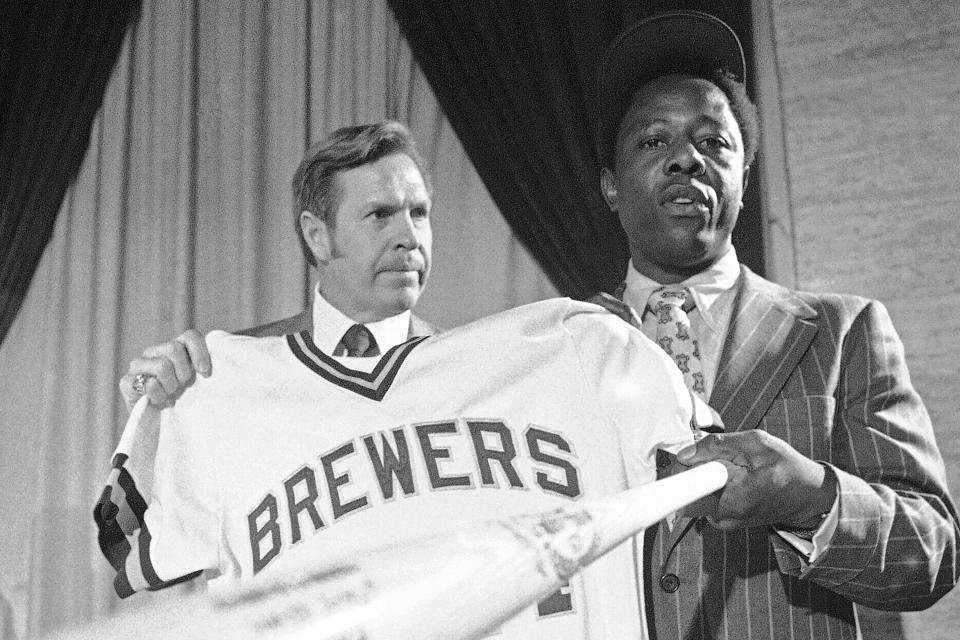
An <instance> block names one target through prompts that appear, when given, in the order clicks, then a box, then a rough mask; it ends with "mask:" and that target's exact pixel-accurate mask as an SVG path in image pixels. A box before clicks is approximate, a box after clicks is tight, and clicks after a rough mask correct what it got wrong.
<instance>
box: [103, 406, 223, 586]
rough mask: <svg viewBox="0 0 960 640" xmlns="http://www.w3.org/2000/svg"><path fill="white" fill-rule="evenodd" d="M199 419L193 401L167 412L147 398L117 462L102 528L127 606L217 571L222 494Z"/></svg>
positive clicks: (135, 413) (107, 489) (107, 492)
mask: <svg viewBox="0 0 960 640" xmlns="http://www.w3.org/2000/svg"><path fill="white" fill-rule="evenodd" d="M192 414H193V411H192V410H191V406H190V402H189V401H188V398H187V394H185V395H184V396H183V397H181V398H180V399H179V400H178V402H177V404H176V405H174V406H173V407H169V408H166V409H163V410H162V411H161V410H159V409H157V408H156V407H154V406H153V405H151V404H149V402H148V401H147V399H146V398H141V399H140V400H139V401H138V402H137V404H136V405H135V406H134V409H133V411H132V412H131V414H130V418H129V419H128V421H127V424H126V426H125V427H124V431H123V435H122V436H121V439H120V443H119V445H118V446H117V449H116V452H115V453H114V455H113V459H112V465H111V467H112V468H111V470H110V474H109V476H108V478H107V483H106V486H105V487H104V489H103V492H102V493H101V496H100V499H99V501H98V502H97V504H96V506H95V508H94V520H95V522H96V524H97V528H98V530H99V533H98V541H99V544H100V549H101V551H102V552H103V554H104V556H106V558H107V560H108V561H109V562H110V564H111V565H112V566H113V568H114V570H115V571H116V576H115V577H114V590H115V591H116V593H117V595H119V596H120V597H121V598H125V597H127V596H130V595H132V594H133V593H135V592H137V591H142V590H151V591H152V590H156V589H162V588H165V587H169V586H171V585H174V584H177V583H180V582H184V581H186V580H190V579H192V578H195V577H196V576H198V575H199V574H200V573H201V572H202V571H204V570H208V569H214V568H216V567H217V560H218V541H219V526H218V518H217V504H218V501H217V496H218V495H219V491H218V489H217V487H216V485H215V482H214V480H213V477H214V476H213V474H212V473H211V470H210V469H208V468H207V467H206V466H205V465H204V464H203V459H202V458H203V450H204V449H203V445H202V442H201V441H200V440H201V438H202V434H201V431H202V429H199V428H198V425H196V424H192V423H194V422H196V420H195V419H194V417H193V415H192Z"/></svg>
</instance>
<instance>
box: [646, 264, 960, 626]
mask: <svg viewBox="0 0 960 640" xmlns="http://www.w3.org/2000/svg"><path fill="white" fill-rule="evenodd" d="M741 269H742V277H741V280H740V283H739V285H738V286H740V291H739V292H738V296H737V301H736V303H735V307H734V312H733V316H732V319H731V324H730V328H729V332H728V336H727V340H726V342H725V344H724V347H723V351H722V355H721V358H720V362H719V363H718V364H719V366H718V369H717V378H716V383H715V385H714V389H713V392H712V395H711V398H710V405H711V406H712V407H713V408H714V409H716V410H717V411H718V412H719V413H720V416H721V417H722V419H723V422H724V425H725V428H726V430H727V431H728V432H730V431H741V430H745V429H764V430H766V431H768V432H769V433H771V434H772V435H775V436H777V437H779V438H781V439H783V440H786V441H787V442H789V443H790V444H791V445H792V446H793V447H794V448H796V449H797V450H799V451H800V452H801V453H803V454H805V455H807V456H809V457H810V458H812V459H814V460H819V461H824V462H826V463H828V464H829V465H831V466H832V468H833V469H834V471H835V473H836V475H837V478H838V486H839V492H840V520H839V525H838V527H837V531H836V534H835V535H834V537H833V538H832V540H831V542H830V545H829V548H828V550H827V551H826V552H825V553H824V554H823V555H822V556H820V557H819V558H818V559H817V561H816V562H815V563H814V564H812V565H810V564H809V563H808V562H807V561H806V559H805V557H803V556H802V555H801V554H799V553H798V552H797V551H796V550H795V549H794V548H793V547H792V546H791V545H790V544H788V543H787V542H785V541H784V540H782V539H781V538H780V537H779V535H778V534H777V533H776V532H774V531H773V530H772V529H769V528H765V527H758V528H749V529H742V530H739V531H732V532H726V533H725V532H722V531H719V530H716V529H713V528H712V527H710V525H709V524H707V523H706V522H705V521H704V520H702V519H700V520H695V521H686V522H685V521H683V520H681V521H680V522H679V523H678V524H677V525H675V527H674V529H673V531H672V532H671V531H668V530H667V528H666V527H665V526H664V525H662V524H661V526H660V528H659V529H658V530H652V529H651V530H650V531H648V532H647V535H646V539H645V544H644V547H645V554H644V570H645V571H646V572H647V575H646V578H647V579H646V581H645V583H646V606H647V613H648V617H649V619H650V626H651V629H652V630H655V632H656V633H655V637H656V638H657V639H658V640H671V639H680V638H683V639H685V640H687V639H694V638H717V639H720V638H724V639H730V640H740V639H744V638H750V639H760V638H764V639H766V638H769V639H770V640H800V639H805V638H809V639H822V638H856V637H858V636H859V633H858V629H857V622H856V615H855V613H854V607H853V604H852V603H853V602H857V603H861V604H864V605H866V606H870V607H875V608H881V609H893V610H914V609H922V608H925V607H927V606H929V605H931V604H932V603H933V602H935V601H936V600H937V599H938V598H940V597H941V596H942V595H943V594H945V593H946V592H947V591H949V590H950V588H951V587H952V586H953V585H954V584H955V583H956V581H957V578H958V573H960V564H958V563H960V560H958V549H957V546H958V541H960V529H958V524H957V512H956V507H955V506H954V504H953V502H952V500H951V498H950V497H949V495H948V493H947V488H946V480H945V473H944V467H943V460H942V458H941V456H940V453H939V451H938V450H937V447H936V444H935V442H934V436H933V429H932V427H931V424H930V419H929V417H928V415H927V412H926V409H925V408H924V406H923V404H922V402H921V400H920V398H919V397H918V396H917V394H916V392H915V391H914V389H913V387H912V385H911V383H910V378H909V374H908V372H907V369H906V365H905V363H904V354H903V346H902V344H901V342H900V340H899V338H898V337H897V334H896V331H895V330H894V328H893V325H892V323H891V321H890V318H889V316H888V314H887V312H886V309H885V308H884V307H883V305H882V304H880V303H879V302H876V301H871V300H867V299H864V298H859V297H854V296H844V295H815V294H809V293H801V292H794V291H790V290H788V289H785V288H783V287H781V286H779V285H776V284H774V283H772V282H769V281H767V280H764V279H763V278H761V277H759V276H757V275H755V274H753V273H752V272H751V271H750V270H749V269H747V268H746V267H741ZM687 524H689V525H690V526H689V528H687V527H686V526H685V525H687ZM668 573H670V574H674V575H676V576H677V577H679V579H680V586H679V589H677V590H676V591H675V592H673V593H669V592H667V591H665V590H664V589H663V588H661V586H660V583H659V580H660V578H661V576H663V575H665V574H668Z"/></svg>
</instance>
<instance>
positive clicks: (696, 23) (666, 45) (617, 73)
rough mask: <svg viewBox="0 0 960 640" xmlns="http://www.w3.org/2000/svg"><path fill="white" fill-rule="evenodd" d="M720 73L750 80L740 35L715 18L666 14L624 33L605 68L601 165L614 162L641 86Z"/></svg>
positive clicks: (611, 48)
mask: <svg viewBox="0 0 960 640" xmlns="http://www.w3.org/2000/svg"><path fill="white" fill-rule="evenodd" d="M717 69H725V70H727V71H729V72H730V73H732V74H733V75H734V76H735V77H736V78H737V79H739V80H740V81H741V82H743V81H745V80H746V60H745V59H744V55H743V47H742V46H741V45H740V40H739V38H737V34H736V33H734V31H733V29H731V28H730V26H729V25H727V23H725V22H723V21H722V20H720V19H719V18H716V17H714V16H712V15H710V14H707V13H703V12H700V11H671V12H667V13H661V14H658V15H655V16H652V17H650V18H647V19H645V20H642V21H641V22H638V23H637V24H635V25H633V26H632V27H630V28H629V29H627V30H626V31H624V32H623V33H622V34H620V36H618V37H617V39H616V40H614V41H613V42H612V43H611V44H610V46H609V47H608V48H607V51H606V53H605V54H604V56H603V59H602V61H601V64H600V73H599V82H598V85H597V105H598V117H599V121H598V131H597V151H598V153H599V155H600V160H601V162H603V163H605V164H610V163H612V155H613V146H614V144H615V138H616V133H617V129H618V128H619V126H620V119H621V117H622V116H623V113H624V112H625V111H626V109H627V106H628V102H629V100H630V97H631V96H632V95H633V94H634V92H635V91H636V90H637V89H638V88H640V87H641V86H642V85H644V84H646V83H647V82H650V81H651V80H653V79H655V78H659V77H661V76H666V75H671V74H689V75H696V76H709V74H711V73H712V72H713V71H715V70H717Z"/></svg>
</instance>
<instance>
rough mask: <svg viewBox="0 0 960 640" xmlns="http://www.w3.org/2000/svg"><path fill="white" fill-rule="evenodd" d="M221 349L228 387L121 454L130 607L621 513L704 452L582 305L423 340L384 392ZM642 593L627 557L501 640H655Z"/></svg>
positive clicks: (526, 313) (644, 352)
mask: <svg viewBox="0 0 960 640" xmlns="http://www.w3.org/2000/svg"><path fill="white" fill-rule="evenodd" d="M207 344H208V346H209V350H210V354H211V358H212V363H213V373H212V375H211V376H210V377H209V378H198V379H197V380H196V381H195V382H194V384H193V385H191V386H190V387H189V388H187V389H186V391H185V392H184V393H183V395H182V396H181V397H180V398H179V399H178V400H177V401H176V404H175V405H174V406H172V407H170V408H166V409H164V410H162V411H158V410H156V409H155V408H153V407H152V406H151V405H148V404H147V403H146V401H145V400H141V403H140V404H138V405H137V407H136V409H135V411H134V413H133V414H132V415H131V417H130V420H129V422H128V423H127V426H126V429H125V432H124V436H123V439H122V440H121V444H120V446H119V447H118V449H117V453H116V454H115V457H114V469H113V472H112V475H111V477H110V481H109V483H108V486H107V488H106V489H105V491H104V494H103V497H102V498H101V503H100V504H99V505H98V509H97V522H98V525H99V526H100V530H101V531H100V540H101V548H102V549H103V551H104V553H105V554H106V555H107V557H108V558H109V559H110V560H111V562H113V564H114V567H115V568H117V570H118V574H117V577H116V580H115V587H116V589H117V592H118V593H119V594H120V595H121V596H126V595H129V594H131V593H133V592H135V591H138V590H142V589H153V588H160V587H163V586H167V585H169V584H172V583H175V582H177V581H180V580H183V579H189V578H191V577H193V576H195V575H197V574H198V573H199V572H206V575H208V576H209V577H211V578H212V582H211V585H216V584H217V583H222V582H233V581H237V580H246V579H249V578H252V577H253V576H255V575H257V574H260V573H261V572H271V571H276V570H277V567H282V566H283V565H285V564H304V563H307V564H315V563H319V562H322V561H323V560H324V559H325V558H331V557H338V558H339V557H342V556H344V555H345V554H350V553H353V552H356V553H362V552H363V551H364V550H365V549H369V548H371V547H374V546H381V545H384V544H387V543H395V542H397V541H404V540H412V539H416V538H422V537H425V536H429V535H436V534H438V533H441V532H443V531H445V530H450V529H455V528H463V527H468V526H469V525H470V524H471V523H479V522H482V521H489V520H495V519H498V518H502V517H503V516H504V515H508V514H515V513H521V512H539V511H545V510H548V509H551V508H554V507H556V506H558V505H562V504H564V503H567V502H569V501H575V500H580V499H582V498H594V497H598V496H601V495H605V494H611V493H616V492H619V491H622V490H624V489H627V488H629V487H631V486H636V485H639V484H643V483H646V482H649V481H652V480H654V479H655V478H656V469H655V453H656V450H657V449H658V448H661V449H665V450H668V451H671V452H675V451H676V450H678V449H679V448H681V447H683V446H686V445H687V444H689V443H691V442H693V432H692V430H691V425H692V423H693V418H694V416H692V412H693V408H692V399H691V396H690V394H689V392H688V391H687V389H686V387H685V386H684V383H683V380H682V378H681V376H680V373H679V372H678V371H677V368H676V366H675V365H674V364H673V362H672V361H671V360H670V359H669V357H668V356H667V355H666V354H665V353H664V352H663V351H662V350H661V349H659V348H658V347H657V346H656V345H655V344H654V343H653V342H651V341H649V340H648V339H647V338H645V337H644V336H643V335H642V334H641V333H640V332H639V331H637V330H636V329H634V328H633V327H631V326H629V325H628V324H627V323H625V322H623V321H622V320H620V319H619V318H617V317H616V316H614V315H612V314H610V313H608V312H606V311H604V310H603V309H601V308H600V307H597V306H594V305H591V304H586V303H579V302H574V301H571V300H569V299H566V298H562V299H555V300H548V301H545V302H539V303H534V304H531V305H526V306H523V307H520V308H517V309H513V310H511V311H507V312H504V313H501V314H497V315H495V316H491V317H489V318H486V319H483V320H480V321H477V322H474V323H471V324H469V325H466V326H464V327H461V328H458V329H455V330H452V331H449V332H446V333H443V334H439V335H436V336H431V337H429V338H415V339H412V340H411V341H409V342H406V343H404V344H402V345H399V346H398V347H395V348H393V349H391V350H390V351H388V352H387V353H385V354H383V356H382V357H380V358H379V360H378V361H376V366H375V367H373V369H372V370H370V371H368V372H366V371H361V370H359V369H355V368H353V366H354V365H356V364H357V360H356V359H351V358H333V357H329V356H327V355H325V354H323V353H321V352H320V351H319V350H317V349H316V347H315V346H314V345H313V343H312V341H311V339H310V335H309V333H308V332H302V333H300V334H295V335H289V336H284V337H277V338H248V337H241V336H234V335H231V334H227V333H224V332H221V331H214V332H212V333H210V334H209V335H208V337H207ZM367 360H369V359H367ZM641 575H642V573H639V572H638V564H637V560H636V554H635V552H634V548H633V546H632V545H631V544H629V543H628V544H625V545H621V547H619V548H618V549H616V550H614V551H613V552H611V553H609V554H608V555H607V556H605V557H604V558H602V559H600V560H599V561H597V562H596V563H594V564H593V565H591V566H590V567H588V568H587V569H586V570H585V571H583V572H581V573H580V574H578V575H577V576H575V577H574V578H572V579H571V581H570V583H569V585H568V586H567V587H565V588H564V589H562V590H561V591H559V592H558V593H556V594H554V596H552V597H551V598H548V599H547V600H545V601H543V602H541V603H540V605H538V606H536V607H533V608H532V609H531V610H529V611H525V612H524V613H522V614H521V615H520V616H518V617H517V618H516V619H515V620H513V621H511V622H510V623H509V624H507V625H506V626H505V627H504V628H503V629H502V630H501V632H500V635H498V636H496V637H498V638H504V639H510V638H517V639H520V638H523V639H531V638H550V639H564V638H576V639H579V640H585V639H590V638H612V637H617V638H628V637H633V638H636V637H642V636H643V635H644V631H643V629H642V622H641V620H642V618H641V615H642V614H641V612H642V610H643V609H642V605H641V598H642V585H641V578H640V576H641ZM451 597H456V595H455V594H451Z"/></svg>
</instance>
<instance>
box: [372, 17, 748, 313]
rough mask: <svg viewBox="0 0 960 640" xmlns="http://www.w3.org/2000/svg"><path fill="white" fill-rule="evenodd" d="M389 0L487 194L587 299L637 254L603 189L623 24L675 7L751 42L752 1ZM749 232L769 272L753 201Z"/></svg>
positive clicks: (562, 279)
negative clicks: (599, 96)
mask: <svg viewBox="0 0 960 640" xmlns="http://www.w3.org/2000/svg"><path fill="white" fill-rule="evenodd" d="M389 3H390V6H391V8H392V9H393V12H394V15H395V16H396V18H397V21H398V22H399V24H400V27H401V29H402V30H403V32H404V35H405V36H406V38H407V41H408V42H409V43H410V47H411V49H412V50H413V52H414V55H415V56H416V59H417V62H418V64H419V65H420V67H421V69H422V70H423V72H424V75H426V77H427V79H428V80H429V81H430V84H431V86H432V87H433V90H434V92H435V93H436V95H437V100H438V101H439V102H440V105H441V106H442V107H443V109H444V112H445V113H446V115H447V117H448V118H449V120H450V123H451V125H452V126H453V128H454V130H455V131H456V132H457V135H458V137H459V138H460V141H461V142H462V143H463V146H464V148H465V150H466V152H467V154H468V155H469V156H470V159H471V160H472V161H473V163H474V165H475V166H476V169H477V172H478V173H479V174H480V177H481V178H482V179H483V181H484V184H485V185H486V187H487V189H488V190H489V191H490V195H491V196H492V197H493V200H494V201H495V202H496V204H497V206H498V207H499V208H500V211H501V212H502V213H503V215H504V217H505V218H506V219H507V222H508V223H509V224H510V227H511V228H512V229H513V231H514V233H515V234H516V235H517V236H518V237H519V238H520V239H521V240H522V241H523V243H524V244H525V245H526V246H527V248H528V249H529V250H530V251H531V252H532V253H533V255H534V257H535V258H536V259H537V261H538V262H539V263H540V264H541V266H542V267H543V269H544V271H546V273H547V274H548V276H549V277H550V278H551V280H552V281H553V283H554V285H555V286H556V287H557V289H558V290H559V291H560V292H561V293H563V294H564V295H569V296H572V297H578V298H582V297H585V296H588V295H590V294H592V293H595V292H596V291H598V290H607V291H610V290H612V289H614V288H615V287H616V286H617V284H618V283H619V282H620V280H621V278H622V276H623V273H624V268H625V266H626V262H627V257H628V253H627V246H626V239H625V238H624V235H623V232H622V230H621V229H620V226H619V223H618V221H617V219H616V217H615V215H614V214H612V213H610V211H609V210H608V209H607V207H606V204H605V203H604V201H603V198H602V196H601V194H600V189H599V170H600V169H599V163H598V160H597V157H596V151H595V148H594V135H593V134H594V125H593V123H594V120H595V114H594V92H595V86H596V67H597V64H598V61H599V59H600V57H601V55H602V53H603V51H604V49H605V48H606V46H607V44H608V43H609V42H610V41H611V40H612V39H613V38H614V37H616V35H617V33H618V32H619V31H620V30H621V29H623V28H624V27H626V26H627V25H629V24H632V23H633V22H635V21H636V20H638V19H640V18H642V17H643V16H645V15H649V14H652V13H656V12H659V11H662V10H665V9H668V8H694V9H702V10H706V11H709V12H711V13H713V14H714V15H717V16H719V17H721V18H723V19H725V20H727V21H728V22H729V23H730V24H731V26H732V27H733V28H734V29H735V30H737V32H738V33H739V34H740V36H741V38H742V39H743V40H744V46H745V48H747V49H749V45H750V22H749V13H748V12H749V3H745V2H744V3H741V2H730V3H727V2H716V1H715V2H707V1H703V0H701V1H699V2H676V1H674V2H636V1H633V2H631V1H628V0H609V1H602V0H541V1H536V2H517V1H516V0H389ZM746 197H747V198H755V196H754V195H748V196H746ZM751 217H753V218H754V219H753V220H751ZM745 234H746V235H748V236H749V237H748V241H747V242H738V243H737V244H738V252H739V253H740V257H741V260H743V261H745V262H747V263H748V264H750V265H751V266H752V267H754V268H755V269H757V270H758V271H760V272H762V271H763V269H762V255H763V254H762V246H761V243H760V226H759V210H758V208H757V207H756V206H751V204H750V203H749V202H748V204H747V207H745V211H744V215H742V217H741V222H740V228H738V235H740V236H743V235H745ZM735 242H737V237H736V236H735ZM740 245H743V246H740Z"/></svg>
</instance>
